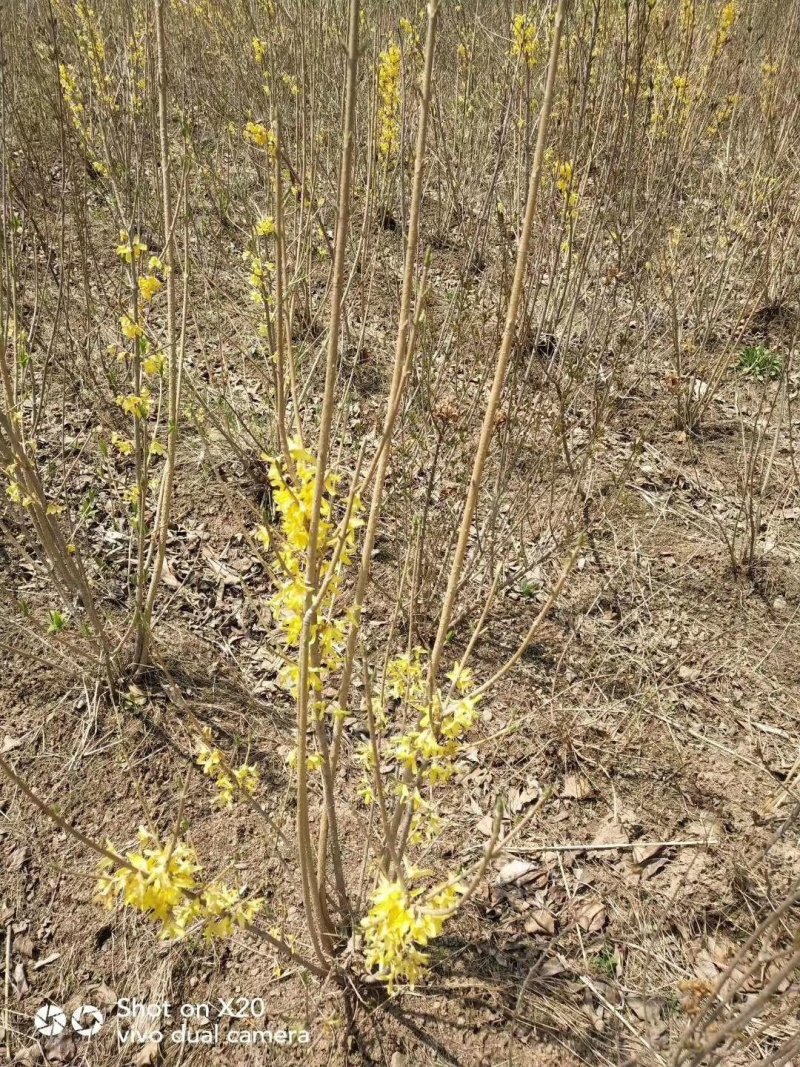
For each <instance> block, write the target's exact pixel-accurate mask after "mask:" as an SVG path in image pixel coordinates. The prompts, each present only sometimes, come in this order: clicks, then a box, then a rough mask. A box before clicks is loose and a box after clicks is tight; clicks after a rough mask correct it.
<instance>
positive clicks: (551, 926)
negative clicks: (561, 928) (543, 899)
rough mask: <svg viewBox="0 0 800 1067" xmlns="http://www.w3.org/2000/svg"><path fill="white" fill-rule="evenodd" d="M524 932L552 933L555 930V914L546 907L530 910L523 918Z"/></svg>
mask: <svg viewBox="0 0 800 1067" xmlns="http://www.w3.org/2000/svg"><path fill="white" fill-rule="evenodd" d="M525 932H526V933H528V934H554V933H555V932H556V920H555V916H554V915H553V913H552V912H551V911H548V909H547V908H538V909H537V910H536V911H532V912H531V913H530V915H529V916H528V918H527V919H526V920H525Z"/></svg>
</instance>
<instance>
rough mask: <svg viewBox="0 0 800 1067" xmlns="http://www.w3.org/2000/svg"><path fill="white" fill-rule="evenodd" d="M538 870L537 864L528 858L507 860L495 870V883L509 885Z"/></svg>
mask: <svg viewBox="0 0 800 1067" xmlns="http://www.w3.org/2000/svg"><path fill="white" fill-rule="evenodd" d="M538 870H539V866H538V864H536V863H530V862H529V861H528V860H509V861H508V863H504V864H503V866H502V867H501V868H500V870H499V871H498V872H497V878H496V880H495V885H511V883H512V882H519V880H520V879H521V878H524V876H525V875H526V874H530V873H531V872H532V871H538Z"/></svg>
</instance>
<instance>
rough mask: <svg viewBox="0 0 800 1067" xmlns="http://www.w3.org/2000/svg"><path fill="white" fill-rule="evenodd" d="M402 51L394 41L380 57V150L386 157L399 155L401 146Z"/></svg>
mask: <svg viewBox="0 0 800 1067" xmlns="http://www.w3.org/2000/svg"><path fill="white" fill-rule="evenodd" d="M402 65H403V64H402V53H401V52H400V46H399V45H397V44H396V43H395V42H394V41H393V42H392V43H391V44H390V45H389V47H388V48H387V49H386V51H385V52H381V54H380V57H379V59H378V97H379V110H378V127H379V140H378V151H379V152H380V154H381V155H382V156H383V158H384V159H391V158H393V157H394V156H396V155H397V152H398V149H399V147H400V84H401V81H402Z"/></svg>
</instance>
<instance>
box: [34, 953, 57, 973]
mask: <svg viewBox="0 0 800 1067" xmlns="http://www.w3.org/2000/svg"><path fill="white" fill-rule="evenodd" d="M60 959H61V953H60V952H51V953H50V955H49V956H45V957H44V959H41V960H37V961H36V963H34V965H33V969H34V971H40V970H41V969H42V967H47V966H48V964H50V963H55V962H56V960H60Z"/></svg>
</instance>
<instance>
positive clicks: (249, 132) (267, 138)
mask: <svg viewBox="0 0 800 1067" xmlns="http://www.w3.org/2000/svg"><path fill="white" fill-rule="evenodd" d="M242 136H243V137H244V139H245V141H247V143H248V144H252V145H255V146H256V148H266V150H267V153H268V155H269V157H270V159H274V158H275V153H276V152H277V150H278V139H277V137H276V136H275V132H274V131H273V130H270V129H268V128H267V127H266V126H265V125H264V124H263V123H261V122H248V123H247V125H246V126H245V128H244V130H243V131H242Z"/></svg>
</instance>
